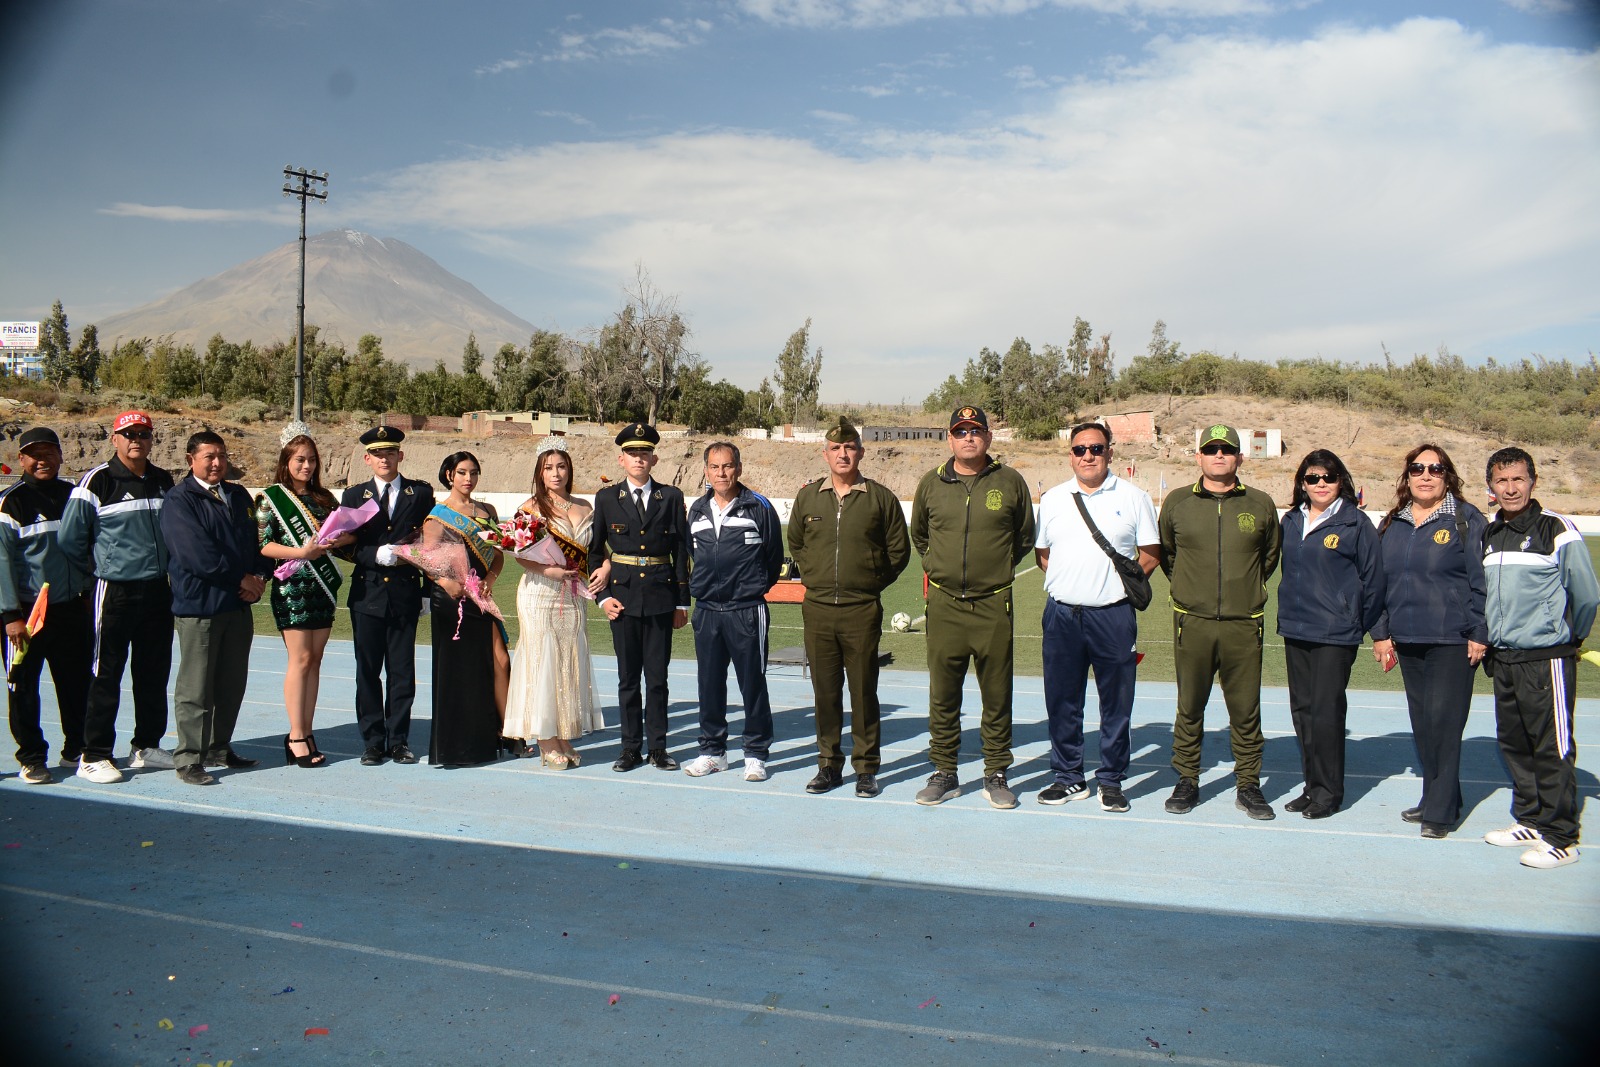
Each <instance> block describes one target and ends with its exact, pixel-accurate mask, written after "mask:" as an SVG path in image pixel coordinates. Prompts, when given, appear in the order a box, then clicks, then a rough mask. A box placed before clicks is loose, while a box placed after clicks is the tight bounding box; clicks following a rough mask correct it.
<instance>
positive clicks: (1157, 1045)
mask: <svg viewBox="0 0 1600 1067" xmlns="http://www.w3.org/2000/svg"><path fill="white" fill-rule="evenodd" d="M1145 1040H1146V1041H1148V1042H1150V1047H1151V1048H1160V1047H1161V1042H1159V1041H1157V1040H1156V1039H1155V1038H1153V1037H1147V1038H1145Z"/></svg>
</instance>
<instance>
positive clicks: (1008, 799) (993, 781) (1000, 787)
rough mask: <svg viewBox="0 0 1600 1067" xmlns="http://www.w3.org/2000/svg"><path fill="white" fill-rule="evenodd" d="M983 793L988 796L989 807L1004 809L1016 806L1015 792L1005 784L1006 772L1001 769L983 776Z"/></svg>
mask: <svg viewBox="0 0 1600 1067" xmlns="http://www.w3.org/2000/svg"><path fill="white" fill-rule="evenodd" d="M983 795H984V796H986V797H988V798H989V806H990V807H995V808H1001V809H1004V808H1014V807H1016V806H1017V794H1016V793H1014V792H1012V790H1011V787H1010V786H1009V785H1007V784H1006V772H1005V771H1003V770H1000V771H995V772H994V773H993V774H986V775H984V776H983Z"/></svg>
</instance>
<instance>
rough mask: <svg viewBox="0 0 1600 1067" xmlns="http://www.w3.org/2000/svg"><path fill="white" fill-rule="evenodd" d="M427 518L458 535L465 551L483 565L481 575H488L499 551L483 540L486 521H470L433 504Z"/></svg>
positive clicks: (457, 513) (455, 512)
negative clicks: (464, 544) (463, 542)
mask: <svg viewBox="0 0 1600 1067" xmlns="http://www.w3.org/2000/svg"><path fill="white" fill-rule="evenodd" d="M428 518H430V519H434V520H436V521H438V522H442V523H444V524H445V525H446V526H448V527H450V529H452V530H454V531H455V532H456V533H458V534H460V535H461V539H462V540H463V541H465V542H466V543H467V551H468V552H471V553H472V556H473V558H474V559H476V560H477V561H478V562H479V563H480V564H482V565H483V573H484V574H485V575H488V573H489V571H490V570H491V569H493V567H494V561H495V559H496V557H497V556H498V555H499V554H500V550H499V549H498V548H496V547H495V546H494V545H491V544H490V543H489V542H487V541H485V540H484V539H483V536H482V535H483V532H484V531H485V530H487V529H488V528H489V527H488V526H487V525H485V523H486V522H487V520H485V519H470V518H468V517H467V516H465V515H463V514H461V512H459V511H453V510H452V509H450V508H448V507H446V506H445V505H443V504H435V505H434V506H433V510H432V511H430V512H428Z"/></svg>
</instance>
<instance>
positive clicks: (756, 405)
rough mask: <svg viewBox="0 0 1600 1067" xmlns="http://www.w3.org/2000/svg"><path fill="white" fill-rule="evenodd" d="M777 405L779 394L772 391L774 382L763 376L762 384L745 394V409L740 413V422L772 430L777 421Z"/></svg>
mask: <svg viewBox="0 0 1600 1067" xmlns="http://www.w3.org/2000/svg"><path fill="white" fill-rule="evenodd" d="M777 407H778V394H776V393H774V392H773V391H772V383H771V382H770V381H768V380H767V379H766V378H763V379H761V385H760V386H758V387H757V388H755V389H752V390H750V391H749V392H747V393H745V394H744V409H743V410H742V411H741V412H740V414H739V424H740V425H741V426H760V427H761V428H762V429H765V430H770V429H772V427H773V425H774V423H775V422H776V421H777V420H776V419H775V418H774V415H775V414H776V413H777Z"/></svg>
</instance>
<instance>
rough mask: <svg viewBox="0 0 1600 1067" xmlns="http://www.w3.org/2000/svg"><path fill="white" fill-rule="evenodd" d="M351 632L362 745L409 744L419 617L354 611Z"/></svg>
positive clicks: (369, 746) (387, 746)
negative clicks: (354, 650) (354, 648)
mask: <svg viewBox="0 0 1600 1067" xmlns="http://www.w3.org/2000/svg"><path fill="white" fill-rule="evenodd" d="M350 630H351V635H350V636H351V638H352V640H353V641H354V642H355V646H356V725H357V727H358V728H359V729H360V730H361V741H362V743H363V744H365V745H366V746H367V747H368V748H377V749H382V750H383V751H385V752H388V751H389V750H390V749H392V748H394V747H395V746H396V745H404V744H408V743H409V741H410V738H411V703H412V701H413V700H414V699H415V698H416V695H417V617H416V616H415V615H413V616H411V617H410V618H404V617H397V616H392V615H367V614H364V613H362V612H359V611H352V612H351V613H350ZM385 679H387V681H388V687H387V690H385V686H384V681H385Z"/></svg>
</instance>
